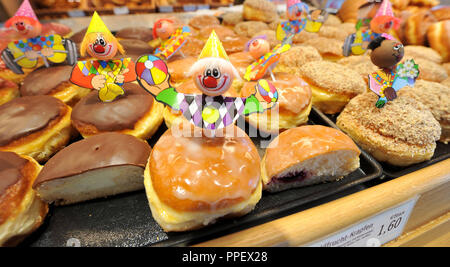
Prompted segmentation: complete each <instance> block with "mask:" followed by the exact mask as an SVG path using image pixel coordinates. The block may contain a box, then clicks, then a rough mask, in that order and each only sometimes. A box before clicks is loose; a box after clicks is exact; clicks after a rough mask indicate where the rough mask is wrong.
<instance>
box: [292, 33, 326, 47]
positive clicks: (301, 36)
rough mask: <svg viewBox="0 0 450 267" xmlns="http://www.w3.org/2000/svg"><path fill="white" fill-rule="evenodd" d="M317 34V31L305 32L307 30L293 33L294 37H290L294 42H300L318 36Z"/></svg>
mask: <svg viewBox="0 0 450 267" xmlns="http://www.w3.org/2000/svg"><path fill="white" fill-rule="evenodd" d="M319 37H320V36H319V34H318V33H317V32H307V31H301V32H300V33H298V34H296V35H294V38H292V42H293V43H294V44H302V43H305V42H306V41H309V40H312V39H315V38H319Z"/></svg>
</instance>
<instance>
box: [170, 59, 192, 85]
mask: <svg viewBox="0 0 450 267" xmlns="http://www.w3.org/2000/svg"><path fill="white" fill-rule="evenodd" d="M196 61H197V58H196V57H191V56H188V57H185V58H180V57H179V56H177V55H175V56H174V57H172V58H171V59H170V61H169V62H168V63H167V69H168V70H169V73H170V81H171V82H172V83H173V84H174V86H176V85H179V84H181V83H183V82H185V81H186V80H189V79H190V78H191V77H190V76H189V69H190V68H191V66H192V65H194V63H195V62H196Z"/></svg>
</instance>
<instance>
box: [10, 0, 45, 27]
mask: <svg viewBox="0 0 450 267" xmlns="http://www.w3.org/2000/svg"><path fill="white" fill-rule="evenodd" d="M20 18H30V19H33V20H35V21H37V22H39V20H38V18H37V16H36V13H34V10H33V8H32V7H31V4H30V2H29V0H24V1H23V2H22V4H21V5H20V7H19V9H17V11H16V13H15V14H14V16H13V17H11V18H10V19H9V20H7V21H6V22H5V27H10V26H11V25H12V21H14V20H17V19H20Z"/></svg>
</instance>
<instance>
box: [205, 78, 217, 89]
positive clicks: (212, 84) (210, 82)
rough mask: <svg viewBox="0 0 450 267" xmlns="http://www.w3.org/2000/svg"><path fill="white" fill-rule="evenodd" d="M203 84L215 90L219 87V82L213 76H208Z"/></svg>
mask: <svg viewBox="0 0 450 267" xmlns="http://www.w3.org/2000/svg"><path fill="white" fill-rule="evenodd" d="M203 84H204V85H205V86H206V87H208V88H215V87H217V80H216V79H214V78H213V77H211V76H208V77H206V78H204V79H203Z"/></svg>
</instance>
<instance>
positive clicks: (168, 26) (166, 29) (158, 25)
mask: <svg viewBox="0 0 450 267" xmlns="http://www.w3.org/2000/svg"><path fill="white" fill-rule="evenodd" d="M173 24H174V23H173V21H172V20H169V19H160V20H158V21H156V22H155V25H153V37H154V38H161V39H163V40H167V39H169V37H170V36H171V35H172V34H174V33H175V30H176V29H175V26H174V25H173Z"/></svg>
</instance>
